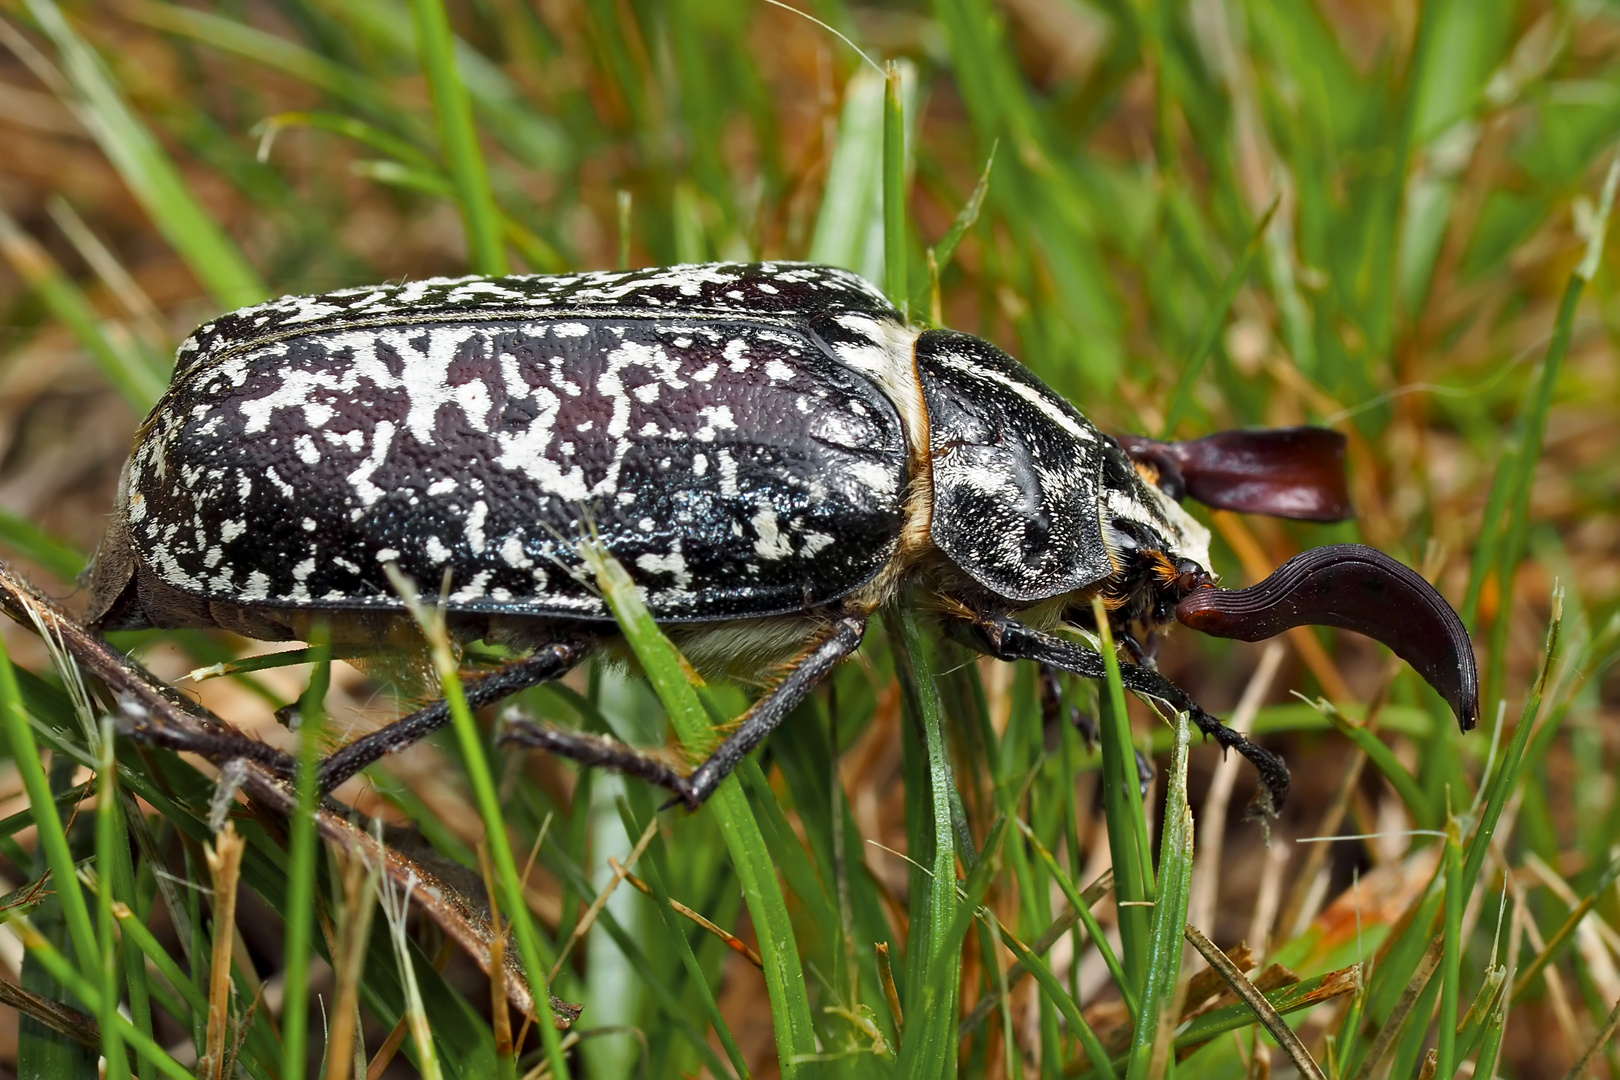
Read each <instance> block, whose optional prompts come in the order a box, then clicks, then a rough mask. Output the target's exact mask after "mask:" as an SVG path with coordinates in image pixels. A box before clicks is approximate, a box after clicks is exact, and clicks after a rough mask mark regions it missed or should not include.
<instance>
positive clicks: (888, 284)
mask: <svg viewBox="0 0 1620 1080" xmlns="http://www.w3.org/2000/svg"><path fill="white" fill-rule="evenodd" d="M901 100H902V99H901V86H900V66H899V65H898V64H896V63H895V62H894V61H893V60H891V61H889V64H888V67H887V69H886V71H885V75H884V79H883V279H884V290H885V291H886V292H887V293H888V294H889V299H890V300H891V301H892V302H893V303H894V305H895V306H896V307H898V308H899V309H900V315H901V317H902V318H904V317H905V316H906V313H907V309H908V308H909V302H908V300H907V298H906V121H905V111H904V107H903V106H902V105H901Z"/></svg>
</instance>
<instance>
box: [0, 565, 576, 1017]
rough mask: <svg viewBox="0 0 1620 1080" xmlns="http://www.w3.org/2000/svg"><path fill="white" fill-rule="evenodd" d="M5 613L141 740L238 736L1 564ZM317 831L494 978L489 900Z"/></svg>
mask: <svg viewBox="0 0 1620 1080" xmlns="http://www.w3.org/2000/svg"><path fill="white" fill-rule="evenodd" d="M0 610H3V611H5V613H6V614H8V615H10V616H11V617H12V618H13V619H15V620H16V621H17V622H18V623H20V624H21V625H22V626H24V627H26V628H28V629H29V630H34V628H35V619H37V620H38V625H39V626H42V627H43V628H44V629H45V630H46V631H47V632H49V633H52V634H55V635H56V636H57V637H58V638H59V639H60V640H61V641H62V642H63V644H64V645H65V647H66V648H67V651H68V652H69V654H71V655H72V656H73V658H74V659H75V660H77V661H78V662H79V664H80V666H81V667H83V668H84V669H85V671H86V672H88V673H89V674H90V675H93V676H94V677H95V678H97V679H99V680H100V681H101V682H103V683H104V684H106V685H107V687H108V688H110V689H111V690H112V691H113V692H114V693H115V694H116V695H117V696H118V697H119V698H120V699H121V700H122V701H123V702H124V703H125V705H126V709H125V718H126V719H127V720H128V721H129V722H130V724H131V732H130V733H131V734H132V735H133V736H134V737H135V738H137V739H144V740H146V741H149V742H153V743H155V744H158V745H165V746H171V747H172V746H175V745H177V744H180V745H183V746H184V747H185V748H188V749H189V748H190V747H193V746H200V745H207V744H209V743H218V742H219V741H220V740H221V738H222V737H223V736H236V732H235V731H234V729H232V728H231V726H230V725H229V724H226V723H225V721H223V720H221V719H220V718H219V717H218V716H215V715H214V714H213V713H211V712H209V711H208V710H206V709H204V708H202V707H201V706H199V705H197V704H196V703H194V702H192V701H189V700H187V699H186V698H184V697H182V696H181V695H180V694H178V693H177V692H175V691H174V690H172V689H171V688H169V687H168V686H166V685H165V684H164V683H163V682H161V681H160V680H159V679H158V678H157V677H156V676H154V675H152V673H151V672H149V671H147V670H146V669H145V668H143V667H141V666H140V665H139V664H137V663H135V662H134V661H133V660H131V659H130V658H129V657H127V656H125V655H124V654H123V653H121V652H119V651H118V650H117V649H115V648H113V647H112V646H111V645H109V644H108V643H107V642H106V641H104V640H103V639H102V638H101V637H99V636H97V635H96V634H93V633H91V632H90V631H89V630H87V629H85V628H84V627H83V626H82V625H80V624H79V622H78V621H77V620H76V619H74V618H73V617H72V616H70V615H68V614H67V613H66V612H64V611H63V610H62V609H61V608H59V607H57V605H56V604H55V603H54V602H53V601H51V600H49V599H46V598H45V597H43V596H41V595H40V594H39V593H38V592H37V591H36V590H35V589H34V588H33V587H32V586H30V585H29V584H28V583H27V582H25V581H23V580H22V579H21V578H19V577H17V576H16V575H15V574H13V573H12V572H11V570H10V569H9V568H8V567H7V566H5V565H4V564H3V563H0ZM30 612H32V617H30ZM266 749H267V750H268V748H266ZM236 760H242V759H240V758H238V759H236ZM242 777H243V780H242V791H243V792H245V793H246V794H247V796H248V797H249V798H250V799H252V800H253V801H254V802H256V803H258V804H259V805H260V806H262V807H263V808H265V809H267V810H270V811H273V812H274V813H276V814H278V815H280V816H281V817H284V818H290V817H291V816H292V813H293V809H294V807H295V806H296V805H297V795H296V793H295V792H294V790H293V787H292V785H291V784H289V783H288V782H287V781H285V780H283V779H282V778H281V777H279V776H277V775H276V774H275V773H274V772H272V771H271V770H270V769H269V768H268V767H266V766H265V765H263V764H261V763H260V762H257V761H243V772H242ZM315 828H316V831H317V832H318V833H319V835H320V837H321V839H322V840H324V841H325V842H326V843H328V844H331V845H333V846H334V847H336V848H337V849H338V850H339V851H341V852H342V853H343V854H344V856H345V857H347V858H351V859H363V860H368V861H369V862H371V863H372V864H373V865H375V866H378V867H380V868H381V873H382V876H383V877H385V878H387V879H388V880H389V882H390V883H391V884H392V885H393V886H394V887H396V888H399V889H402V890H407V891H408V892H409V894H410V896H411V899H412V900H413V902H415V903H416V904H417V905H418V906H419V907H420V908H421V909H422V910H423V912H424V913H426V914H427V916H428V917H429V918H430V919H432V920H433V921H434V922H435V923H436V924H438V926H439V928H440V929H441V930H443V931H444V933H445V936H446V937H448V938H449V939H450V940H451V941H453V942H455V944H456V945H457V946H459V947H460V948H461V949H462V950H464V951H465V952H466V953H467V954H468V955H469V956H471V957H472V958H473V961H474V962H475V963H476V964H478V966H479V967H480V968H482V969H483V971H484V973H485V974H488V973H489V971H490V944H491V942H492V940H493V936H494V934H493V930H492V928H491V926H490V921H489V909H488V907H487V906H486V905H485V904H484V902H483V900H482V899H481V898H480V899H474V898H471V897H468V896H467V895H465V894H464V893H463V891H462V889H461V888H460V887H459V886H458V885H457V884H454V883H453V882H452V881H451V880H450V879H449V878H448V876H447V875H446V874H445V873H443V872H441V871H440V870H439V869H437V868H436V864H435V863H434V862H433V861H432V860H430V859H428V858H426V857H419V856H414V855H406V854H405V853H403V852H401V851H399V850H397V849H396V848H394V847H393V846H391V845H389V844H385V843H383V842H382V841H381V840H379V839H377V838H376V837H375V836H373V835H371V834H370V833H369V832H367V831H366V830H365V828H364V827H363V825H362V824H357V823H356V822H355V821H354V820H351V817H350V815H348V814H345V813H343V812H341V811H340V810H338V809H334V807H333V806H332V805H327V806H322V807H318V808H317V810H316V814H315ZM506 968H507V972H508V974H510V975H513V976H515V977H514V978H509V979H507V981H506V985H507V996H508V999H509V1000H510V1001H511V1003H512V1005H513V1006H514V1007H515V1008H517V1009H519V1010H520V1011H522V1012H523V1013H525V1014H529V1015H533V1014H534V1011H535V1003H534V999H533V998H532V997H531V996H530V994H529V984H528V982H527V981H526V980H525V979H524V978H523V972H522V970H521V969H520V967H519V966H518V965H517V963H516V961H515V958H513V957H510V956H508V957H507V959H506ZM551 1012H552V1020H553V1023H555V1024H556V1025H557V1026H558V1027H561V1028H566V1027H568V1026H569V1025H570V1024H572V1023H573V1022H574V1020H575V1019H577V1018H578V1016H579V1012H580V1009H579V1007H578V1006H576V1005H571V1004H569V1003H568V1002H565V1001H562V1000H560V999H558V998H555V997H553V998H552V999H551Z"/></svg>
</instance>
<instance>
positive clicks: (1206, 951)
mask: <svg viewBox="0 0 1620 1080" xmlns="http://www.w3.org/2000/svg"><path fill="white" fill-rule="evenodd" d="M1186 937H1187V942H1188V943H1189V944H1190V945H1192V947H1193V948H1195V949H1197V950H1198V954H1199V955H1200V956H1202V957H1203V958H1204V959H1205V960H1206V961H1208V962H1209V966H1210V967H1212V968H1214V969H1215V970H1216V971H1217V972H1219V973H1220V976H1221V978H1223V979H1225V980H1226V985H1227V986H1230V987H1231V988H1232V992H1233V993H1235V994H1236V995H1237V996H1238V997H1240V998H1242V999H1243V1003H1244V1004H1245V1005H1247V1006H1248V1007H1249V1008H1250V1010H1252V1011H1253V1012H1254V1015H1255V1016H1257V1017H1259V1018H1260V1023H1262V1024H1264V1025H1265V1028H1266V1030H1267V1031H1269V1032H1271V1037H1272V1038H1274V1039H1276V1040H1277V1045H1278V1046H1281V1047H1282V1048H1283V1052H1284V1053H1286V1054H1287V1055H1288V1056H1289V1058H1290V1059H1291V1060H1292V1061H1293V1062H1294V1067H1295V1068H1297V1069H1298V1070H1299V1071H1300V1075H1302V1076H1307V1077H1310V1078H1311V1080H1327V1074H1326V1073H1324V1072H1323V1071H1322V1067H1321V1066H1320V1065H1318V1064H1317V1063H1316V1059H1315V1058H1313V1057H1311V1052H1310V1051H1309V1050H1307V1049H1305V1044H1304V1043H1302V1042H1300V1041H1299V1036H1298V1035H1296V1034H1294V1029H1293V1028H1291V1027H1289V1026H1288V1023H1287V1021H1285V1020H1284V1019H1283V1018H1282V1017H1281V1016H1279V1015H1278V1013H1277V1010H1276V1009H1275V1008H1273V1007H1272V1005H1271V1002H1269V1001H1267V1000H1266V996H1265V995H1264V994H1262V993H1261V992H1260V991H1259V990H1257V989H1255V985H1254V983H1252V982H1250V981H1249V979H1248V976H1246V975H1244V974H1243V972H1241V971H1239V970H1238V967H1237V965H1236V964H1234V963H1232V961H1230V960H1228V959H1227V958H1226V954H1225V953H1223V952H1222V951H1221V950H1220V949H1218V948H1216V947H1215V943H1214V942H1212V941H1210V940H1209V938H1207V937H1205V936H1204V933H1203V931H1201V930H1199V929H1198V928H1197V927H1196V926H1193V925H1192V924H1191V923H1188V924H1187V930H1186Z"/></svg>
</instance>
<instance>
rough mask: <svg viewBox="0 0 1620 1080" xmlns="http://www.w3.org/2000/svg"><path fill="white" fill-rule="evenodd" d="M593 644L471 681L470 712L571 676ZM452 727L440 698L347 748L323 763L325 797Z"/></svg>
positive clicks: (545, 652) (580, 642) (560, 647)
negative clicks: (390, 757) (375, 764)
mask: <svg viewBox="0 0 1620 1080" xmlns="http://www.w3.org/2000/svg"><path fill="white" fill-rule="evenodd" d="M595 644H596V642H594V641H592V640H591V639H589V638H578V639H574V640H565V641H559V642H553V643H552V644H550V645H545V646H542V647H541V648H539V649H536V650H535V651H534V653H532V654H531V655H529V656H526V657H524V658H523V659H521V660H514V661H512V662H511V663H510V664H506V665H505V666H503V667H500V668H497V669H495V670H494V671H492V672H490V673H489V674H487V675H483V676H479V677H478V678H472V679H468V680H467V681H466V683H465V684H464V687H463V692H464V694H465V695H466V698H467V707H468V708H472V709H476V708H479V707H480V706H483V705H492V704H494V703H495V702H497V701H500V700H502V699H503V698H508V697H511V696H512V695H513V694H516V693H518V692H519V691H521V690H527V689H528V688H529V687H531V686H538V685H540V684H541V683H543V682H550V681H551V680H552V679H557V678H561V677H562V676H564V675H566V674H568V672H570V671H572V670H573V669H574V667H575V666H577V665H578V664H579V662H580V661H581V660H583V659H584V658H585V656H586V654H587V653H589V652H590V650H591V649H592V647H594V646H595ZM449 722H450V705H449V703H448V702H447V701H445V700H444V699H442V698H441V699H440V700H438V701H435V702H434V703H433V704H431V705H429V706H427V707H426V708H422V709H418V710H417V711H416V712H413V713H411V714H410V715H409V716H405V717H402V718H401V719H399V720H396V721H394V722H393V723H391V724H387V725H385V726H383V727H380V728H378V729H377V730H376V731H373V732H371V733H370V734H368V735H362V736H361V737H360V738H358V739H355V740H354V741H352V742H350V743H347V744H346V745H344V746H343V747H342V748H340V749H338V750H336V751H334V752H333V753H332V754H331V755H330V756H328V757H327V758H326V760H325V761H323V762H321V767H320V772H319V773H318V774H317V782H318V784H319V786H320V792H321V794H323V795H326V794H329V793H331V791H332V790H333V789H334V788H336V787H337V786H338V785H339V784H342V783H343V782H344V781H345V780H347V779H349V777H351V776H353V775H355V774H356V773H358V772H360V771H361V770H362V769H364V768H366V767H367V766H368V765H370V764H372V763H373V762H376V761H380V760H382V759H383V758H385V757H387V756H388V755H389V754H397V753H399V752H400V751H401V750H404V749H406V748H407V747H411V746H414V745H416V744H417V743H418V742H420V741H422V739H424V738H426V737H427V736H428V735H430V734H431V733H433V732H435V731H437V730H439V728H441V727H443V726H444V725H445V724H447V723H449Z"/></svg>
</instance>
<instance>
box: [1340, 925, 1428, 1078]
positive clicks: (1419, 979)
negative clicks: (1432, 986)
mask: <svg viewBox="0 0 1620 1080" xmlns="http://www.w3.org/2000/svg"><path fill="white" fill-rule="evenodd" d="M1444 945H1445V940H1444V939H1443V938H1442V937H1441V935H1439V934H1436V935H1435V938H1434V940H1433V941H1431V942H1430V943H1429V950H1428V952H1425V953H1424V954H1423V959H1422V960H1421V961H1419V962H1418V966H1417V970H1416V971H1414V972H1413V973H1412V979H1411V981H1410V982H1408V983H1407V984H1406V989H1405V990H1402V991H1401V996H1400V998H1399V999H1398V1000H1397V1001H1396V1002H1395V1008H1394V1009H1392V1010H1391V1011H1390V1014H1389V1019H1388V1020H1386V1021H1384V1026H1383V1027H1382V1028H1380V1029H1379V1030H1378V1036H1377V1037H1376V1038H1375V1039H1373V1043H1372V1046H1370V1047H1368V1049H1367V1057H1366V1059H1365V1060H1364V1061H1362V1063H1361V1068H1360V1069H1359V1070H1358V1071H1357V1072H1356V1076H1355V1080H1372V1078H1373V1077H1374V1076H1377V1075H1378V1070H1379V1068H1380V1067H1381V1066H1382V1065H1383V1062H1384V1055H1386V1054H1388V1053H1389V1052H1390V1050H1391V1049H1392V1048H1393V1047H1394V1045H1395V1038H1396V1036H1398V1035H1399V1034H1400V1033H1401V1031H1402V1030H1403V1029H1404V1028H1405V1027H1406V1019H1407V1017H1408V1016H1410V1015H1411V1012H1412V1009H1413V1007H1415V1006H1416V1005H1417V999H1418V997H1419V996H1420V995H1421V994H1422V993H1423V988H1424V987H1425V986H1427V985H1428V984H1429V976H1431V975H1433V974H1434V969H1435V968H1437V967H1439V966H1440V953H1441V951H1442V947H1443V946H1444Z"/></svg>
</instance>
